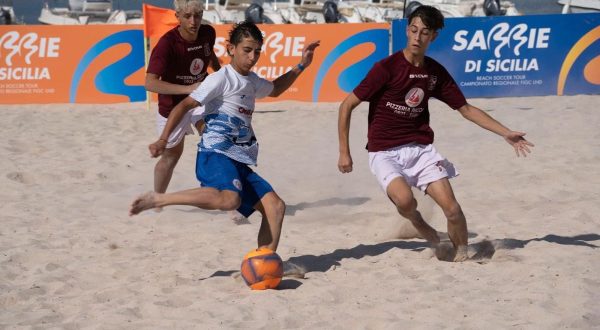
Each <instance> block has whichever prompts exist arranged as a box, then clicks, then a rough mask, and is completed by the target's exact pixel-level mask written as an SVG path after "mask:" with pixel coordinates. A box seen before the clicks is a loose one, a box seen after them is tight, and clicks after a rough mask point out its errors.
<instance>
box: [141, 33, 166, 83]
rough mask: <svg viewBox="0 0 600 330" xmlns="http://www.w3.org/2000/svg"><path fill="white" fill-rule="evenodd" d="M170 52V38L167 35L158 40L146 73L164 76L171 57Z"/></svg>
mask: <svg viewBox="0 0 600 330" xmlns="http://www.w3.org/2000/svg"><path fill="white" fill-rule="evenodd" d="M169 53H170V47H169V40H168V38H167V37H166V35H165V36H163V37H161V38H160V39H159V40H158V43H157V44H156V46H155V47H154V49H152V53H151V55H150V60H149V61H148V69H146V73H153V74H156V75H159V76H161V77H162V76H164V74H165V72H166V69H167V64H168V61H169V57H170V56H169V55H170V54H169Z"/></svg>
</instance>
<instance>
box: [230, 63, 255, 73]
mask: <svg viewBox="0 0 600 330" xmlns="http://www.w3.org/2000/svg"><path fill="white" fill-rule="evenodd" d="M229 64H230V65H231V67H232V68H233V69H234V70H235V72H237V73H239V74H241V75H242V76H247V75H248V74H249V73H250V72H249V71H245V70H243V69H242V68H240V67H238V66H237V65H235V63H233V61H231V63H229Z"/></svg>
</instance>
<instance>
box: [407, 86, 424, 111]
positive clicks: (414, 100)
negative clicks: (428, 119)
mask: <svg viewBox="0 0 600 330" xmlns="http://www.w3.org/2000/svg"><path fill="white" fill-rule="evenodd" d="M424 96H425V92H423V90H422V89H420V88H419V87H415V88H412V89H411V90H410V91H408V93H407V94H406V96H405V97H404V101H405V102H406V105H408V106H409V107H411V108H414V107H416V106H417V105H419V104H421V102H422V101H423V97H424Z"/></svg>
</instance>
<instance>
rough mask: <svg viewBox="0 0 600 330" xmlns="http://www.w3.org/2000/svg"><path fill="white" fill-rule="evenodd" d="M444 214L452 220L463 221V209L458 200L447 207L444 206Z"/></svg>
mask: <svg viewBox="0 0 600 330" xmlns="http://www.w3.org/2000/svg"><path fill="white" fill-rule="evenodd" d="M444 215H445V216H446V218H447V219H448V221H451V222H457V221H461V219H463V218H464V215H463V212H462V209H461V207H460V204H458V202H454V203H452V204H450V205H448V206H446V207H444Z"/></svg>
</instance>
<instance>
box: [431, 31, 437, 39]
mask: <svg viewBox="0 0 600 330" xmlns="http://www.w3.org/2000/svg"><path fill="white" fill-rule="evenodd" d="M438 34H439V33H438V32H437V31H434V32H433V37H431V41H434V40H435V38H437V36H438Z"/></svg>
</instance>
